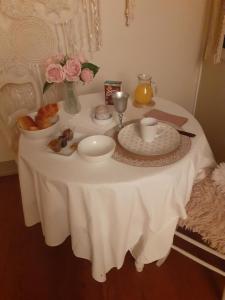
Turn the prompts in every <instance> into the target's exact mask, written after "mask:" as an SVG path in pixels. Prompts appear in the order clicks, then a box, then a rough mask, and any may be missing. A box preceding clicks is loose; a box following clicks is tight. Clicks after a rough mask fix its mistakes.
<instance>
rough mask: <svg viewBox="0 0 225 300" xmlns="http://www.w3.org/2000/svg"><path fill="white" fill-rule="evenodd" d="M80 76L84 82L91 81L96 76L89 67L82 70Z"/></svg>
mask: <svg viewBox="0 0 225 300" xmlns="http://www.w3.org/2000/svg"><path fill="white" fill-rule="evenodd" d="M80 78H81V80H82V81H83V82H85V83H89V82H91V81H92V80H93V78H94V73H93V71H91V70H90V69H88V68H85V69H83V70H82V71H81V74H80Z"/></svg>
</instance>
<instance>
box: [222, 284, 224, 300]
mask: <svg viewBox="0 0 225 300" xmlns="http://www.w3.org/2000/svg"><path fill="white" fill-rule="evenodd" d="M222 300H225V286H224V288H223V296H222Z"/></svg>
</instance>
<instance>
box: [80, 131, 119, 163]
mask: <svg viewBox="0 0 225 300" xmlns="http://www.w3.org/2000/svg"><path fill="white" fill-rule="evenodd" d="M115 147H116V143H115V141H114V140H113V139H112V138H111V137H109V136H106V135H92V136H89V137H87V138H84V139H83V140H82V141H80V143H79V144H78V147H77V151H78V153H79V155H80V156H81V157H82V158H84V159H85V160H87V161H89V162H102V161H105V160H107V159H108V158H110V157H111V156H112V155H113V152H114V150H115Z"/></svg>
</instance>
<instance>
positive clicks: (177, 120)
mask: <svg viewBox="0 0 225 300" xmlns="http://www.w3.org/2000/svg"><path fill="white" fill-rule="evenodd" d="M144 116H145V117H152V118H156V119H158V120H160V121H165V122H169V123H173V124H175V125H177V126H179V127H181V126H183V125H184V124H185V123H186V122H187V121H188V119H187V118H185V117H181V116H177V115H173V114H169V113H166V112H164V111H162V110H158V109H153V110H151V111H149V112H147V113H146V114H145V115H144Z"/></svg>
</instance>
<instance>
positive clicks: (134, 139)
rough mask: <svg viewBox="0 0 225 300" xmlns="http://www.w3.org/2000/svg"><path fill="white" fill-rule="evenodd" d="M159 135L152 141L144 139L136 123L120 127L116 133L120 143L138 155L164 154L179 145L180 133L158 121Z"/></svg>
mask: <svg viewBox="0 0 225 300" xmlns="http://www.w3.org/2000/svg"><path fill="white" fill-rule="evenodd" d="M157 126H158V130H159V131H160V135H159V136H157V137H156V138H155V139H154V140H153V141H152V142H146V141H144V140H143V139H142V138H141V136H140V128H139V124H138V123H132V124H129V125H127V126H125V127H124V128H122V129H121V130H120V132H119V134H118V141H119V143H120V145H121V146H122V147H123V148H124V149H126V150H128V151H130V152H132V153H134V154H138V155H144V156H152V155H164V154H167V153H170V152H172V151H174V150H175V149H177V147H178V146H179V145H180V142H181V139H180V134H179V133H178V132H177V131H176V129H174V128H173V127H171V126H169V125H167V124H164V123H161V122H159V124H158V125H157Z"/></svg>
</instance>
